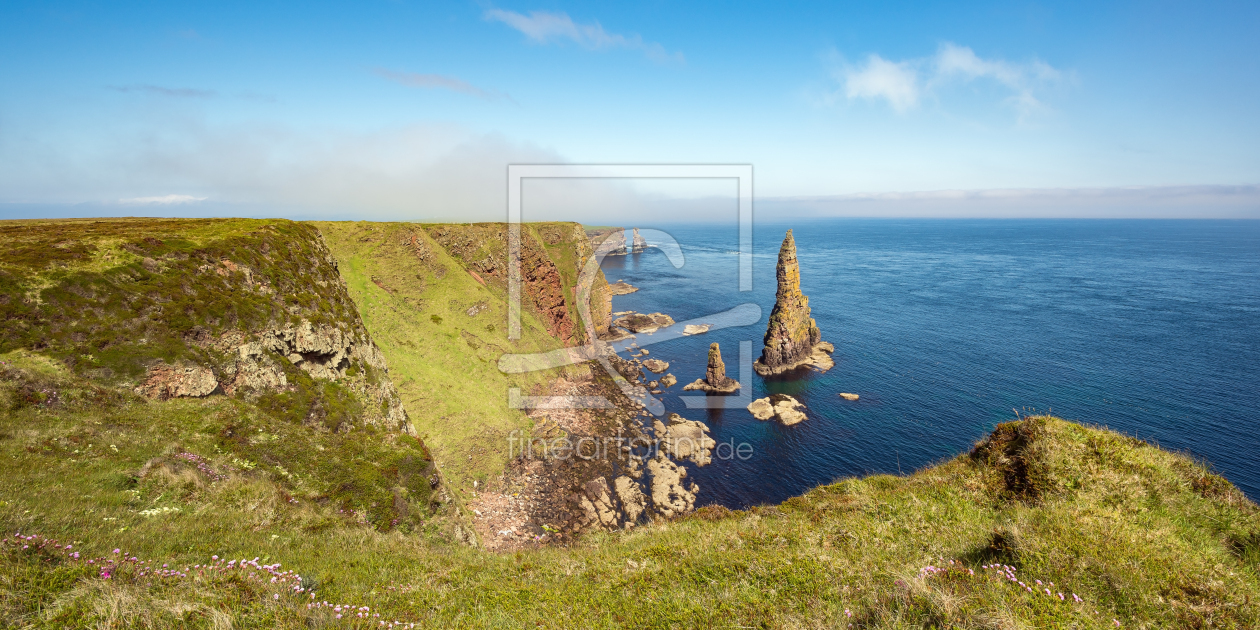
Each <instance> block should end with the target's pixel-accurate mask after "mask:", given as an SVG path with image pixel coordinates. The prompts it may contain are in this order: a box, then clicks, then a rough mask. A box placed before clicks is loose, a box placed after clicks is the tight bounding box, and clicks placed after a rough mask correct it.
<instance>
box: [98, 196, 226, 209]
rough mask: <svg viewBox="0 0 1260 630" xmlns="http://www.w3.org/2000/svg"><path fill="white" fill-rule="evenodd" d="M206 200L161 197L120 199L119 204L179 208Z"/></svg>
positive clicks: (201, 198) (189, 197)
mask: <svg viewBox="0 0 1260 630" xmlns="http://www.w3.org/2000/svg"><path fill="white" fill-rule="evenodd" d="M205 200H206V197H194V196H192V195H162V196H160V197H131V198H128V199H119V200H118V203H121V204H123V205H125V206H178V205H184V204H189V203H197V202H199V201H205Z"/></svg>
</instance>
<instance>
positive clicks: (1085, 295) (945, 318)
mask: <svg viewBox="0 0 1260 630" xmlns="http://www.w3.org/2000/svg"><path fill="white" fill-rule="evenodd" d="M641 227H643V228H649V227H651V228H654V229H657V230H660V231H661V232H663V233H664V234H666V235H668V237H669V238H670V239H672V240H673V241H675V242H677V243H678V245H679V247H680V248H681V253H682V256H681V259H682V260H681V261H680V262H682V265H681V266H680V267H676V266H675V265H674V264H673V262H671V260H670V258H669V257H668V256H667V255H666V253H665V251H664V250H663V249H659V248H654V247H650V248H648V249H647V250H646V251H644V252H642V253H638V254H629V255H625V256H610V257H608V258H606V259H605V260H604V261H603V263H602V268H603V271H604V274H605V276H606V277H607V279H608V281H609V282H615V281H617V280H624V281H626V282H628V283H630V284H632V285H634V286H636V287H638V288H639V289H640V290H639V291H638V292H635V293H631V294H628V295H622V296H615V297H614V298H613V310H614V311H631V310H633V311H639V312H645V313H651V312H662V313H666V314H668V315H670V316H672V317H673V318H674V319H675V320H676V321H679V322H682V321H685V320H697V319H698V320H701V321H703V320H704V319H705V318H706V317H708V316H710V315H712V314H715V313H719V312H722V311H725V310H727V309H731V308H735V307H738V306H740V305H742V304H749V303H751V304H756V305H758V306H759V307H760V309H761V319H760V320H759V321H757V322H756V323H755V324H750V325H746V326H734V327H728V328H723V329H720V330H712V331H710V332H708V333H705V334H700V335H693V336H687V337H681V338H676V339H672V340H668V341H661V342H653V339H652V337H653V335H639V336H638V339H637V341H639V343H640V344H641V345H642V346H643V347H646V348H648V349H649V350H650V352H651V354H650V358H658V359H662V360H664V361H667V362H669V364H670V367H669V369H668V372H669V373H671V374H674V375H675V376H676V377H677V378H678V380H679V384H678V385H676V386H674V387H672V388H669V389H668V390H666V391H665V393H664V394H662V395H661V396H659V398H660V399H661V401H662V402H663V403H664V406H665V409H666V410H667V411H668V412H673V413H679V414H681V415H682V416H684V417H686V418H688V419H691V420H702V421H704V422H705V423H706V424H707V425H708V426H709V428H710V430H711V433H712V436H713V438H714V439H715V440H716V441H717V442H718V443H719V444H722V443H727V444H730V445H732V446H735V447H737V446H739V445H747V446H745V447H743V448H742V449H741V450H740V451H738V453H739V455H734V454H733V453H735V451H732V450H730V449H731V447H725V450H723V451H722V454H723V455H725V457H724V458H716V457H715V459H714V461H713V462H712V463H711V464H709V465H707V466H704V467H697V466H695V465H694V464H692V463H687V464H686V466H687V468H688V479H689V480H692V481H695V482H696V483H697V484H698V485H699V486H700V495H699V496H698V498H697V506H700V505H708V504H719V505H723V506H726V507H728V508H732V509H743V508H747V507H749V506H753V505H759V504H774V503H779V502H782V501H783V500H785V499H787V498H790V497H792V496H795V495H798V494H801V493H803V492H805V491H807V490H809V489H810V488H813V487H815V486H818V485H820V484H826V483H830V482H833V481H835V480H838V479H841V478H845V477H851V476H863V475H870V474H876V473H889V474H909V473H911V472H913V471H915V470H918V469H921V468H923V467H926V466H930V465H932V464H934V463H938V462H941V461H944V460H947V459H949V458H952V457H955V456H957V455H959V454H962V453H966V452H967V451H968V450H970V449H971V448H972V447H973V446H974V445H975V443H976V442H977V441H979V440H981V439H983V438H984V436H985V435H987V434H988V433H989V431H991V430H992V429H993V427H994V426H995V425H997V424H998V423H1001V422H1005V421H1008V420H1012V419H1015V418H1016V417H1017V416H1024V415H1029V414H1041V413H1050V414H1053V415H1055V416H1058V417H1061V418H1065V419H1068V420H1072V421H1075V422H1080V423H1084V424H1088V425H1097V426H1103V427H1107V428H1110V429H1112V430H1114V431H1118V432H1120V433H1124V434H1127V435H1131V436H1134V437H1137V438H1140V439H1142V440H1146V441H1148V442H1151V443H1153V444H1157V445H1159V446H1161V447H1163V448H1165V449H1170V450H1173V451H1179V452H1183V453H1186V454H1189V455H1191V456H1193V457H1195V458H1198V459H1200V460H1202V461H1204V462H1206V463H1207V464H1209V465H1210V466H1211V467H1212V468H1213V469H1214V470H1215V471H1216V472H1218V473H1219V474H1222V475H1223V476H1225V478H1227V479H1229V480H1230V481H1231V482H1233V483H1234V484H1235V485H1236V486H1238V487H1239V488H1240V489H1241V490H1242V491H1243V492H1245V493H1246V494H1247V495H1248V496H1250V497H1251V498H1252V499H1260V221H1209V220H1014V219H1012V220H963V219H929V220H923V219H826V220H817V219H815V220H800V221H793V222H790V223H774V222H761V221H758V222H756V223H755V227H754V229H753V252H754V255H753V265H752V276H753V283H752V290H751V291H740V283H739V257H738V249H739V237H738V229H737V227H736V226H735V225H720V224H718V225H714V224H705V225H664V226H641ZM788 229H791V230H792V231H793V234H794V237H795V240H796V246H797V255H798V258H799V260H800V266H801V289H802V291H803V292H804V293H805V295H806V296H808V298H809V306H810V308H811V309H812V314H813V317H814V319H815V320H816V321H817V322H818V326H819V328H820V329H821V331H822V337H823V339H824V340H826V341H830V342H832V343H833V344H835V348H836V350H835V354H834V355H833V356H834V359H835V362H836V365H835V367H834V368H832V369H831V370H829V371H827V372H825V373H821V374H820V373H816V372H812V371H806V372H805V373H798V374H795V375H793V376H791V377H789V378H770V379H765V378H762V377H760V376H756V375H755V374H754V375H750V377H749V378H747V379H745V380H744V382H743V385H744V387H745V388H751V395H752V397H753V398H761V397H765V396H768V395H770V394H772V393H785V394H789V395H791V396H793V397H795V398H797V399H798V400H800V401H801V402H802V403H804V404H805V406H806V414H807V416H808V419H807V420H806V421H804V422H802V423H800V424H796V425H793V426H783V425H781V424H779V423H778V422H774V421H759V420H757V419H755V418H753V416H752V414H750V413H749V412H748V411H747V410H746V409H744V408H742V407H738V408H732V409H692V408H688V407H687V406H686V405H685V404H684V401H683V400H682V398H681V397H682V396H693V395H697V392H683V391H682V386H683V384H685V383H688V382H690V381H693V380H695V379H697V378H702V377H703V376H704V373H705V365H706V359H707V351H708V347H709V344H710V343H712V342H718V343H719V344H720V345H721V348H722V352H723V359H724V361H725V362H726V364H727V369H728V374H729V375H731V376H733V377H738V376H739V368H738V364H739V362H740V356H739V354H740V352H739V347H740V342H741V341H746V340H751V341H752V348H753V351H752V353H751V354H753V355H754V356H752V357H751V359H755V358H757V356H759V354H760V349H761V345H762V337H763V335H764V334H765V325H766V318H767V317H768V316H769V314H770V310H771V308H772V307H773V305H774V296H775V263H776V260H777V257H778V251H779V246H780V244H781V242H782V240H783V237H784V234H785V233H786V231H787V230H788ZM656 240H657V241H660V243H662V244H667V240H668V239H666V238H665V237H657V238H656ZM654 244H655V243H654ZM666 246H668V245H666ZM623 356H624V353H623ZM840 392H849V393H854V394H858V395H859V399H858V400H856V401H849V400H845V399H843V398H841V397H840V396H839V393H840Z"/></svg>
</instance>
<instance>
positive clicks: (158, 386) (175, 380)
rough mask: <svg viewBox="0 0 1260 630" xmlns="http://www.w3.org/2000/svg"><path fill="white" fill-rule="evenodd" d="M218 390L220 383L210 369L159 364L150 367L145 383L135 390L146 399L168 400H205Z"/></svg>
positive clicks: (197, 366) (196, 366) (198, 366)
mask: <svg viewBox="0 0 1260 630" xmlns="http://www.w3.org/2000/svg"><path fill="white" fill-rule="evenodd" d="M218 388H219V381H218V379H216V378H215V377H214V372H213V371H212V370H210V368H207V367H202V366H200V365H187V366H185V365H179V366H176V365H167V364H165V363H158V364H156V365H153V366H151V367H149V370H148V373H147V374H146V375H145V379H144V382H143V383H141V384H140V385H139V386H138V387H136V388H135V392H136V393H137V394H139V395H141V396H144V397H145V398H151V399H155V400H168V399H170V398H203V397H205V396H209V395H210V394H212V393H214V391H215V390H216V389H218Z"/></svg>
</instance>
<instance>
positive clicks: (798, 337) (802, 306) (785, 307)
mask: <svg viewBox="0 0 1260 630" xmlns="http://www.w3.org/2000/svg"><path fill="white" fill-rule="evenodd" d="M776 276H777V278H778V291H777V292H776V293H775V300H774V309H773V310H771V311H770V321H769V323H768V324H767V326H766V336H765V339H764V347H763V348H762V351H761V358H760V359H758V360H757V361H756V362H755V363H753V369H755V370H757V373H758V374H760V375H762V376H770V375H773V374H781V373H783V372H787V371H789V370H792V369H794V368H797V367H801V366H805V365H809V366H812V367H814V368H816V369H818V370H820V371H825V370H827V369H830V368H831V367H832V366H833V365H835V364H834V363H833V362H832V360H831V357H830V353H831V352H832V351H834V349H835V348H834V347H833V346H832V345H831V344H830V343H827V342H824V341H823V340H822V334H821V333H820V332H819V330H818V324H817V323H815V322H814V319H813V318H812V317H810V311H809V298H807V297H805V295H804V294H802V293H801V267H800V263H799V262H797V259H796V240H795V239H794V238H793V237H792V230H788V231H787V236H785V237H784V238H783V245H782V246H780V248H779V262H778V266H777V268H776Z"/></svg>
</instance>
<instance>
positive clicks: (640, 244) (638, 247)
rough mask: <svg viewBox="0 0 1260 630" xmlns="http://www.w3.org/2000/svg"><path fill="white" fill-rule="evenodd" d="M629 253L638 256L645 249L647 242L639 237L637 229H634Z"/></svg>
mask: <svg viewBox="0 0 1260 630" xmlns="http://www.w3.org/2000/svg"><path fill="white" fill-rule="evenodd" d="M630 248H631V249H630V251H631V252H633V253H635V254H638V253H640V252H642V251H643V250H645V249H647V241H645V240H643V237H642V236H640V235H639V228H634V239H633V240H631V241H630Z"/></svg>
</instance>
